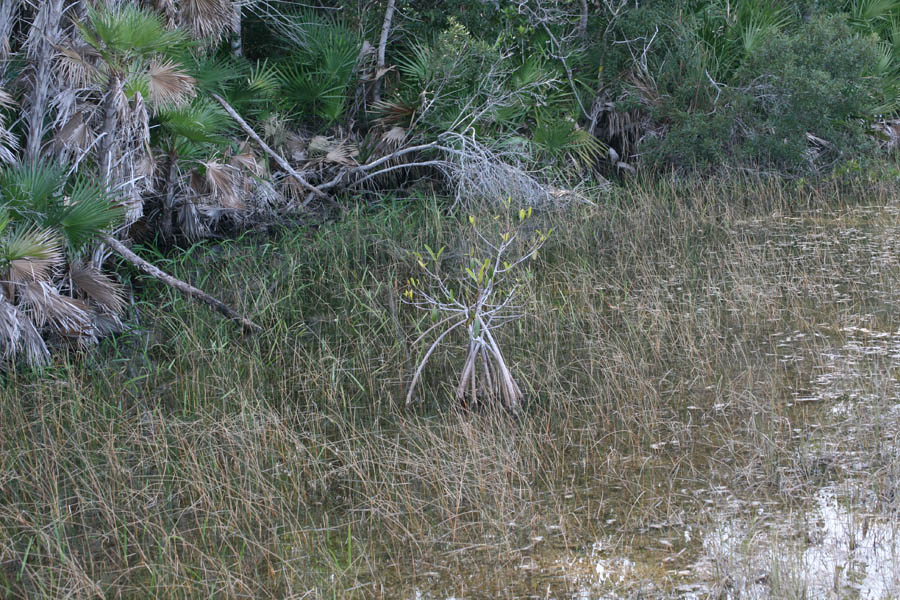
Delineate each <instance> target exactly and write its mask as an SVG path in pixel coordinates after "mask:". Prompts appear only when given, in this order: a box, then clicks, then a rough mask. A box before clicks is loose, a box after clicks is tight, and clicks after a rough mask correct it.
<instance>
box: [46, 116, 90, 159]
mask: <svg viewBox="0 0 900 600" xmlns="http://www.w3.org/2000/svg"><path fill="white" fill-rule="evenodd" d="M85 114H86V113H85V112H84V111H78V112H76V113H75V114H74V115H72V117H71V118H70V119H69V120H68V121H67V122H66V124H65V125H63V126H62V128H60V130H59V131H57V132H56V134H55V135H54V136H53V140H54V144H55V146H56V148H57V149H63V148H76V149H78V150H81V151H85V150H87V149H88V148H90V146H91V143H92V142H93V140H94V136H95V133H94V131H93V129H91V126H90V124H89V120H90V116H88V119H85Z"/></svg>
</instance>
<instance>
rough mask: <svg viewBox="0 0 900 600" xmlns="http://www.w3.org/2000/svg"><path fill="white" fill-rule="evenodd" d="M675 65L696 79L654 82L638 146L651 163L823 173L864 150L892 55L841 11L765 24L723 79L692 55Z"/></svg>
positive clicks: (887, 105) (889, 88)
mask: <svg viewBox="0 0 900 600" xmlns="http://www.w3.org/2000/svg"><path fill="white" fill-rule="evenodd" d="M673 56H676V53H674V52H673V53H670V54H669V57H670V58H671V57H673ZM682 56H684V53H683V54H682ZM677 64H679V65H680V67H681V68H684V69H685V70H684V72H683V73H682V75H683V76H684V78H685V80H687V79H689V78H693V80H694V82H695V85H696V88H695V91H694V92H693V93H692V94H687V92H686V88H685V86H679V87H677V88H675V89H672V90H669V91H668V93H666V90H665V89H664V90H663V92H664V93H660V95H659V97H658V98H659V99H658V102H656V104H654V105H651V106H650V107H649V108H648V111H649V112H650V113H651V114H652V116H653V118H654V120H655V121H656V122H657V123H658V124H659V125H660V133H659V134H658V135H648V136H646V137H645V139H644V140H643V143H642V146H641V153H642V155H643V157H644V158H645V159H646V161H647V162H648V163H649V164H651V165H653V166H654V167H656V168H658V169H676V170H682V169H695V168H699V169H701V170H709V169H718V168H721V167H723V166H724V167H733V168H741V167H753V168H760V169H763V170H767V171H771V172H778V173H782V174H789V175H790V174H808V173H823V172H828V171H829V170H830V169H832V168H834V167H835V166H836V165H838V164H839V163H840V162H841V161H844V160H847V159H851V158H858V157H859V156H860V155H861V154H865V153H867V152H869V151H871V150H872V149H874V146H875V140H874V138H873V137H872V136H871V135H870V123H871V120H872V119H874V118H875V117H876V116H878V115H879V114H882V113H886V112H889V111H891V110H893V100H892V98H893V96H894V93H893V90H894V86H895V81H896V70H895V67H894V65H893V63H892V60H891V59H890V57H888V56H887V55H886V54H885V51H884V47H883V44H882V42H880V41H879V40H878V39H877V38H875V37H874V36H869V35H863V34H861V33H860V32H859V31H858V30H856V29H854V28H853V27H851V25H850V24H849V22H848V19H847V17H846V16H843V15H831V16H817V17H813V18H811V19H809V20H808V21H805V22H802V23H800V24H798V25H795V26H793V27H784V28H778V29H775V30H773V31H771V33H770V35H768V36H767V37H766V39H765V40H764V41H762V42H761V43H759V44H758V47H756V48H754V49H753V51H752V52H750V53H748V54H747V55H746V56H743V57H742V58H741V59H740V61H739V65H738V66H737V67H732V68H733V72H732V74H730V75H729V77H728V79H725V80H723V81H717V80H715V79H714V78H713V74H712V73H711V72H710V71H709V69H707V68H706V66H705V65H704V64H703V63H702V62H697V63H695V64H690V63H689V61H682V62H680V63H677ZM701 78H702V79H705V80H706V81H705V82H703V81H701Z"/></svg>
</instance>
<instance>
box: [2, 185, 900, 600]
mask: <svg viewBox="0 0 900 600" xmlns="http://www.w3.org/2000/svg"><path fill="white" fill-rule="evenodd" d="M895 195H896V189H895V188H894V187H893V186H891V185H889V184H876V183H873V182H867V181H866V182H857V183H856V184H837V183H835V184H823V186H822V187H819V188H817V189H813V190H810V189H804V188H797V187H796V186H793V187H792V186H790V185H788V184H783V183H778V182H767V181H753V180H744V181H738V182H730V183H723V182H715V181H710V182H702V183H693V184H691V185H681V184H672V183H667V184H654V185H644V186H637V187H635V188H634V189H632V190H630V191H621V190H620V191H616V192H613V193H612V194H611V195H610V196H608V197H605V198H603V199H601V204H600V205H599V206H595V207H586V206H584V207H570V208H569V209H566V210H565V211H560V212H558V213H552V214H551V213H546V214H543V215H541V216H540V217H539V218H540V219H543V220H546V221H547V222H549V223H551V224H552V225H553V226H554V227H555V228H556V232H557V233H556V234H555V235H554V237H553V238H552V240H551V242H550V243H548V245H547V246H546V247H545V249H544V250H543V253H542V257H541V260H540V261H538V262H537V263H535V264H534V266H533V267H532V269H533V275H534V276H533V277H530V278H528V279H527V280H526V284H525V286H524V288H523V293H522V296H521V299H522V301H523V303H524V305H525V307H526V308H527V312H528V317H527V318H526V319H524V320H522V321H519V322H516V323H513V324H510V325H509V326H507V327H506V329H505V330H504V331H502V332H501V333H502V338H503V339H502V343H503V345H504V349H505V350H504V351H505V353H507V354H508V357H507V358H508V359H509V361H510V363H511V365H512V367H513V370H514V372H515V374H516V376H517V378H518V379H519V382H520V385H521V386H522V388H523V391H524V392H525V394H526V396H527V397H528V404H527V407H526V410H525V414H524V415H523V417H522V418H521V419H520V420H519V421H518V422H513V421H512V420H510V419H509V418H508V417H506V416H504V415H503V414H495V413H491V412H490V411H486V412H475V413H468V412H465V411H460V410H457V409H455V408H454V407H453V406H452V398H453V393H454V388H455V385H456V379H455V378H456V369H458V367H459V364H460V362H461V360H462V358H463V354H462V353H461V352H462V349H461V350H460V352H455V351H454V350H453V349H442V350H441V353H440V355H438V356H436V357H435V358H434V359H433V360H432V363H431V365H430V366H429V368H428V369H427V370H426V373H425V376H424V379H423V385H422V388H421V392H420V395H421V396H422V398H423V401H422V403H421V404H419V405H417V406H416V407H415V408H414V409H413V410H405V409H403V408H402V406H401V405H402V398H403V396H404V394H403V392H404V389H403V388H404V383H405V382H406V381H408V379H409V377H410V374H411V373H410V369H411V367H412V365H413V364H414V362H415V358H416V353H417V352H420V351H421V349H418V348H410V347H409V342H410V341H411V340H412V339H414V338H415V337H416V335H417V331H421V330H422V329H423V328H424V327H425V325H424V324H423V323H422V322H420V321H419V319H421V318H422V316H421V315H419V314H416V313H415V311H413V310H411V309H409V308H408V307H404V306H403V305H402V304H400V303H398V302H397V294H398V289H399V288H398V282H402V281H404V280H405V278H406V277H408V276H409V275H410V274H411V273H413V271H412V268H411V265H410V264H408V263H409V261H406V260H405V259H404V258H403V256H402V253H401V252H399V249H401V248H406V249H421V248H422V247H423V245H424V244H426V243H427V244H429V245H431V246H432V247H435V248H436V247H439V246H441V245H444V244H447V245H450V246H452V244H453V243H454V242H453V240H454V239H455V235H456V233H455V232H456V231H457V230H458V229H459V227H460V222H461V219H460V220H457V219H456V218H455V217H448V216H445V215H444V216H442V215H441V214H440V211H439V210H438V209H437V207H436V206H435V205H434V203H433V202H431V201H424V202H422V201H420V202H419V203H418V204H403V203H400V202H395V203H392V204H389V205H388V206H386V207H382V208H381V209H379V210H378V211H376V212H374V213H373V212H372V211H365V210H362V209H358V210H353V211H350V213H349V214H348V215H347V217H346V219H344V220H343V221H342V222H341V223H339V224H337V225H328V226H323V227H321V228H319V229H310V230H301V231H292V232H285V233H283V234H282V235H281V236H280V237H279V238H277V239H274V240H262V239H245V240H241V241H238V242H235V243H227V244H206V245H204V246H200V247H198V248H197V249H196V250H194V251H193V252H192V253H191V254H190V255H188V256H184V257H181V258H180V259H179V260H178V261H177V262H175V261H173V263H172V264H171V265H169V266H170V267H171V268H173V269H174V270H176V271H177V272H178V273H179V274H180V275H181V276H184V277H187V278H189V279H191V280H194V281H198V282H200V283H203V284H204V285H205V286H207V287H208V288H210V290H211V291H213V292H215V293H216V294H219V295H221V296H224V297H229V296H230V297H231V300H232V301H233V302H234V303H235V304H237V305H238V306H239V307H240V308H241V309H242V310H243V311H245V312H246V313H248V314H251V315H252V316H253V318H254V320H256V321H257V322H260V323H263V324H264V325H265V327H266V333H265V334H263V335H259V336H255V337H241V336H240V335H239V334H238V333H237V332H235V331H233V330H232V329H231V328H230V326H229V325H228V324H227V323H221V322H219V321H217V320H216V319H215V318H214V317H212V316H211V315H209V314H208V313H206V312H205V311H204V310H203V309H202V308H198V307H195V306H193V305H190V304H187V303H186V302H185V301H184V300H182V299H180V298H175V297H172V296H170V295H168V294H169V292H168V291H166V290H163V289H160V288H156V287H152V288H148V289H145V290H144V291H143V297H145V298H150V297H152V296H154V295H156V296H157V297H158V298H159V300H158V301H155V302H146V303H145V304H142V305H140V321H141V323H142V324H143V326H142V327H137V328H136V329H135V330H134V331H133V332H132V333H131V334H128V335H125V336H121V337H119V338H118V339H116V340H113V341H110V342H109V343H107V344H106V345H105V346H104V347H103V348H101V349H100V350H99V351H97V352H95V353H92V354H90V355H89V356H81V357H76V356H70V357H68V358H66V357H63V358H60V359H58V361H57V362H56V363H55V364H54V365H53V366H52V368H50V369H49V370H47V371H46V372H44V373H43V374H41V375H39V374H26V373H15V374H9V375H8V376H7V378H6V379H7V380H6V382H5V384H4V387H3V389H2V392H0V394H2V395H0V419H2V427H0V596H4V595H5V596H6V597H10V598H63V597H67V598H93V597H98V598H99V597H105V598H116V597H121V598H150V597H153V598H157V597H166V598H201V597H202V598H210V597H213V598H326V597H332V598H334V597H340V598H351V597H365V598H368V597H389V598H394V597H408V596H409V597H411V596H412V595H413V594H412V589H413V587H419V588H422V589H443V590H446V591H447V592H448V594H449V593H451V592H452V593H455V594H456V595H458V596H462V595H465V597H476V598H477V597H485V598H488V597H527V596H528V595H539V596H540V597H544V595H545V594H551V596H553V597H567V594H568V595H569V596H571V595H573V594H574V593H575V592H576V591H577V582H576V581H575V579H576V577H575V576H574V575H573V573H575V572H576V570H577V569H575V567H572V568H570V569H569V570H568V571H567V572H566V573H563V572H562V571H561V569H560V567H559V566H558V564H557V563H558V561H557V562H554V560H555V559H554V558H553V557H563V556H576V555H581V556H587V555H588V554H590V552H591V551H590V548H591V543H592V541H594V540H599V539H602V540H604V544H605V546H604V548H605V550H604V552H609V553H612V554H611V555H618V554H621V555H631V556H633V557H644V558H645V560H644V562H643V563H641V564H642V565H644V566H645V567H646V568H644V569H637V570H636V571H634V572H633V573H632V576H630V582H629V583H628V585H627V586H623V587H620V589H618V590H617V593H620V594H621V595H623V596H625V595H627V594H631V593H635V594H636V593H638V591H639V590H641V589H644V591H645V592H646V593H647V594H650V595H652V594H656V595H659V596H666V595H670V594H675V592H674V591H673V590H674V586H675V585H676V584H677V583H678V582H679V581H682V580H683V579H684V576H682V575H678V572H679V571H684V570H690V567H691V565H692V564H694V562H695V561H696V560H698V559H699V558H702V557H703V556H704V555H705V554H706V549H705V548H703V547H702V546H700V545H699V544H698V542H697V539H696V538H695V539H694V541H690V540H686V539H682V538H679V535H680V534H672V535H669V532H670V530H675V529H678V528H683V527H685V526H687V525H691V526H693V527H695V528H703V527H706V526H708V525H709V521H710V519H714V517H713V516H712V515H713V514H714V513H713V512H711V507H715V506H718V500H717V498H718V496H717V494H720V492H721V490H726V491H727V495H729V496H730V497H731V498H739V499H743V500H749V499H750V498H753V499H757V500H761V501H767V502H768V501H771V502H776V503H778V505H779V506H782V507H800V506H803V505H804V504H805V503H808V502H809V499H810V498H811V497H812V496H811V494H812V493H814V491H815V490H816V489H819V488H820V487H821V486H822V485H824V484H825V483H826V482H833V481H837V480H839V479H840V478H841V476H842V474H845V472H846V470H843V468H842V467H841V466H840V464H841V463H840V462H837V463H834V464H835V465H837V466H835V467H834V468H832V467H822V466H821V464H820V463H821V460H822V459H823V456H824V450H823V448H825V446H827V444H826V443H825V441H823V440H826V439H827V440H832V441H834V440H839V439H844V442H842V443H843V444H844V446H845V447H850V448H852V449H853V450H854V451H855V452H857V453H858V454H860V455H864V456H866V457H870V458H872V461H873V462H872V463H871V464H872V465H875V466H877V468H878V469H879V470H878V473H879V476H878V477H874V478H871V479H868V480H867V481H868V482H869V483H868V484H867V485H869V486H870V487H871V488H873V489H875V488H878V487H879V486H880V488H885V487H888V488H889V487H890V486H892V485H894V483H895V482H896V481H897V472H898V469H897V468H896V463H897V461H896V460H893V459H891V458H890V455H889V454H885V451H884V446H883V444H880V441H881V440H884V439H885V437H884V435H879V434H878V433H877V429H876V428H875V424H881V426H882V427H884V426H885V425H884V424H885V419H886V418H887V417H886V415H887V414H888V411H886V410H885V408H884V407H885V406H886V404H885V403H887V402H889V399H890V397H891V395H890V394H891V393H893V392H892V391H891V389H890V386H888V385H887V384H885V383H883V381H884V380H882V379H877V381H880V382H882V383H881V384H879V385H880V386H881V387H880V389H881V390H882V396H881V397H882V399H883V401H882V402H881V403H880V404H879V403H877V402H875V403H873V404H872V406H873V407H879V408H877V410H876V408H872V410H870V411H869V413H866V414H867V415H868V416H867V417H866V418H867V419H869V421H868V423H869V424H870V425H871V427H867V428H866V429H865V431H864V432H863V433H864V435H863V433H860V434H859V435H857V436H856V437H855V438H852V439H851V438H846V439H845V438H841V437H839V436H838V437H830V438H823V437H822V436H821V435H820V432H822V431H824V430H826V429H829V427H831V429H833V430H834V431H841V430H842V429H841V427H840V426H839V424H833V423H832V422H831V421H830V420H829V419H828V418H827V417H826V416H822V411H821V410H819V409H818V408H817V407H818V406H819V404H820V403H809V404H803V405H801V404H798V403H797V402H796V401H795V400H796V397H797V395H798V394H799V393H801V392H803V390H804V389H806V388H808V387H810V385H811V384H810V381H811V376H810V374H812V373H816V372H817V369H819V370H821V369H824V368H826V365H825V364H824V362H823V359H822V356H823V353H824V352H825V351H827V350H828V349H829V348H833V347H834V346H835V345H839V344H840V342H841V341H842V338H841V335H842V334H841V329H842V328H843V327H846V326H847V325H848V324H852V323H858V322H859V321H860V319H861V318H862V319H866V322H867V323H869V324H870V325H871V326H872V327H873V328H876V327H877V328H879V329H881V330H891V328H893V329H896V326H897V323H896V317H895V313H894V312H893V311H892V308H893V304H891V302H893V300H892V299H891V298H890V294H887V295H884V294H883V295H881V296H879V295H878V294H873V290H888V292H889V291H890V290H891V289H893V288H892V286H893V281H895V280H896V275H898V274H900V267H898V265H897V263H896V261H891V260H886V261H885V262H884V264H883V265H882V266H881V268H880V269H879V270H877V271H876V270H872V269H868V270H867V269H865V268H862V269H860V265H865V264H867V262H866V261H867V260H869V259H871V257H868V258H867V256H856V255H853V252H865V248H863V249H862V250H860V249H859V248H857V247H856V246H852V245H851V246H852V248H851V246H847V247H846V248H845V247H844V246H842V245H841V244H843V243H844V241H842V240H843V239H844V238H842V237H841V236H840V235H838V234H837V233H835V232H839V231H842V230H841V229H840V227H843V228H844V230H846V229H848V228H849V229H854V230H861V231H869V230H871V229H873V228H874V229H878V230H879V231H882V230H884V228H886V227H893V221H891V219H892V218H893V217H892V216H891V215H890V214H888V213H885V212H883V211H880V212H872V213H857V212H855V209H851V208H852V207H855V206H857V205H859V204H860V203H865V204H871V205H874V206H884V205H893V203H894V202H895ZM825 207H827V208H828V210H827V211H824V212H822V211H820V210H818V209H822V208H825ZM860 214H862V215H863V216H862V217H860V216H859V215H860ZM866 214H869V215H870V216H869V217H866V216H865V215H866ZM852 219H859V222H856V221H853V222H851V220H852ZM836 223H840V227H838V226H837V225H836ZM798 236H799V237H798ZM820 242H821V243H820ZM825 242H828V243H825ZM873 252H874V251H873ZM869 262H871V261H869ZM865 315H869V316H868V317H866V316H865ZM798 334H803V335H802V336H798ZM788 336H793V337H792V339H794V338H796V340H800V341H799V342H796V343H795V342H791V343H789V344H788V345H786V346H785V345H780V344H784V340H785V339H786V337H788ZM787 354H790V355H791V356H792V357H793V356H796V357H797V358H796V360H795V359H794V358H791V359H790V360H784V359H785V356H786V355H787ZM876 367H877V369H881V370H877V372H878V373H879V374H880V375H879V377H880V376H881V375H883V374H885V373H888V374H889V373H890V372H891V371H890V369H892V368H893V367H892V366H891V365H881V366H877V365H876ZM876 367H871V368H876ZM882 367H883V368H882ZM866 373H868V374H867V375H866V374H863V375H859V376H858V378H859V379H860V380H861V383H860V386H864V387H865V386H868V387H872V386H871V385H869V383H867V382H870V381H875V379H873V378H874V377H875V376H874V375H872V374H871V372H868V371H867V372H866ZM886 386H887V387H886ZM857 387H859V386H857ZM879 415H880V416H879ZM876 417H877V418H876ZM832 425H833V427H832ZM798 429H799V430H800V433H798ZM843 430H844V431H846V428H844V429H843ZM817 436H818V437H817ZM835 443H837V442H835ZM828 451H829V452H834V448H832V447H831V446H829V447H828ZM877 457H880V459H879V460H880V462H877V464H876V461H875V458H877ZM829 464H831V463H829ZM820 467H821V468H820ZM882 491H883V490H882ZM885 493H886V492H885ZM711 499H712V500H711ZM679 531H680V530H679ZM676 533H677V532H676ZM663 538H665V539H666V543H667V544H668V545H660V542H659V540H660V539H663ZM682 550H684V551H683V552H682ZM706 559H707V562H709V561H712V563H711V564H713V566H714V567H715V568H713V569H711V570H710V573H711V574H710V575H709V578H710V579H711V580H712V581H713V583H714V584H715V585H718V586H719V589H726V587H727V586H726V583H723V582H725V575H727V574H728V573H729V572H731V571H734V569H733V568H732V567H733V565H732V566H729V564H730V563H726V562H723V560H724V559H723V558H722V557H720V556H718V557H713V558H709V557H706ZM735 560H737V559H735ZM526 563H528V564H531V565H532V566H533V568H525V569H524V570H523V569H522V568H520V567H522V565H523V564H526ZM647 565H653V566H652V568H651V567H647ZM541 569H543V571H541ZM498 573H502V574H503V576H498V575H497V574H498ZM541 573H543V574H541ZM473 577H474V578H473ZM779 581H781V582H782V583H784V582H785V581H787V582H790V581H791V579H790V577H787V576H785V577H782V578H781V579H780V580H779ZM632 584H633V585H632ZM648 585H649V586H651V587H650V588H648V587H647V586H648ZM728 585H732V584H728ZM773 585H774V584H773ZM785 585H787V584H785ZM642 586H643V587H642ZM732 587H733V585H732ZM651 588H652V589H651ZM728 589H732V588H728ZM773 589H775V588H774V587H773ZM779 589H780V588H779ZM636 590H637V591H636ZM647 590H650V591H647ZM653 590H655V591H653Z"/></svg>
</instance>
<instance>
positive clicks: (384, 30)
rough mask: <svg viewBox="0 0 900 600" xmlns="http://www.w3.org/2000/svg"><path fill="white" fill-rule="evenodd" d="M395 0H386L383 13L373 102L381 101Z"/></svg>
mask: <svg viewBox="0 0 900 600" xmlns="http://www.w3.org/2000/svg"><path fill="white" fill-rule="evenodd" d="M396 4H397V0H388V3H387V8H386V9H385V11H384V23H382V25H381V39H380V40H378V62H377V63H376V64H375V90H374V91H373V92H372V97H373V98H374V99H375V102H378V101H379V100H381V79H382V77H384V54H385V51H386V50H387V42H388V36H389V35H390V33H391V23H392V22H393V20H394V7H395V6H396Z"/></svg>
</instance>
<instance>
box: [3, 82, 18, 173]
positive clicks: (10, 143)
mask: <svg viewBox="0 0 900 600" xmlns="http://www.w3.org/2000/svg"><path fill="white" fill-rule="evenodd" d="M15 105H16V102H15V100H13V97H12V96H10V95H9V94H8V93H6V92H5V91H3V90H2V89H0V110H2V109H4V108H13V107H14V106H15ZM18 149H19V139H18V138H17V137H16V135H15V134H14V133H13V132H12V131H11V130H9V129H7V128H6V118H5V116H4V115H3V113H2V112H0V162H2V163H9V164H13V163H15V162H16V152H17V151H18Z"/></svg>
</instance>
